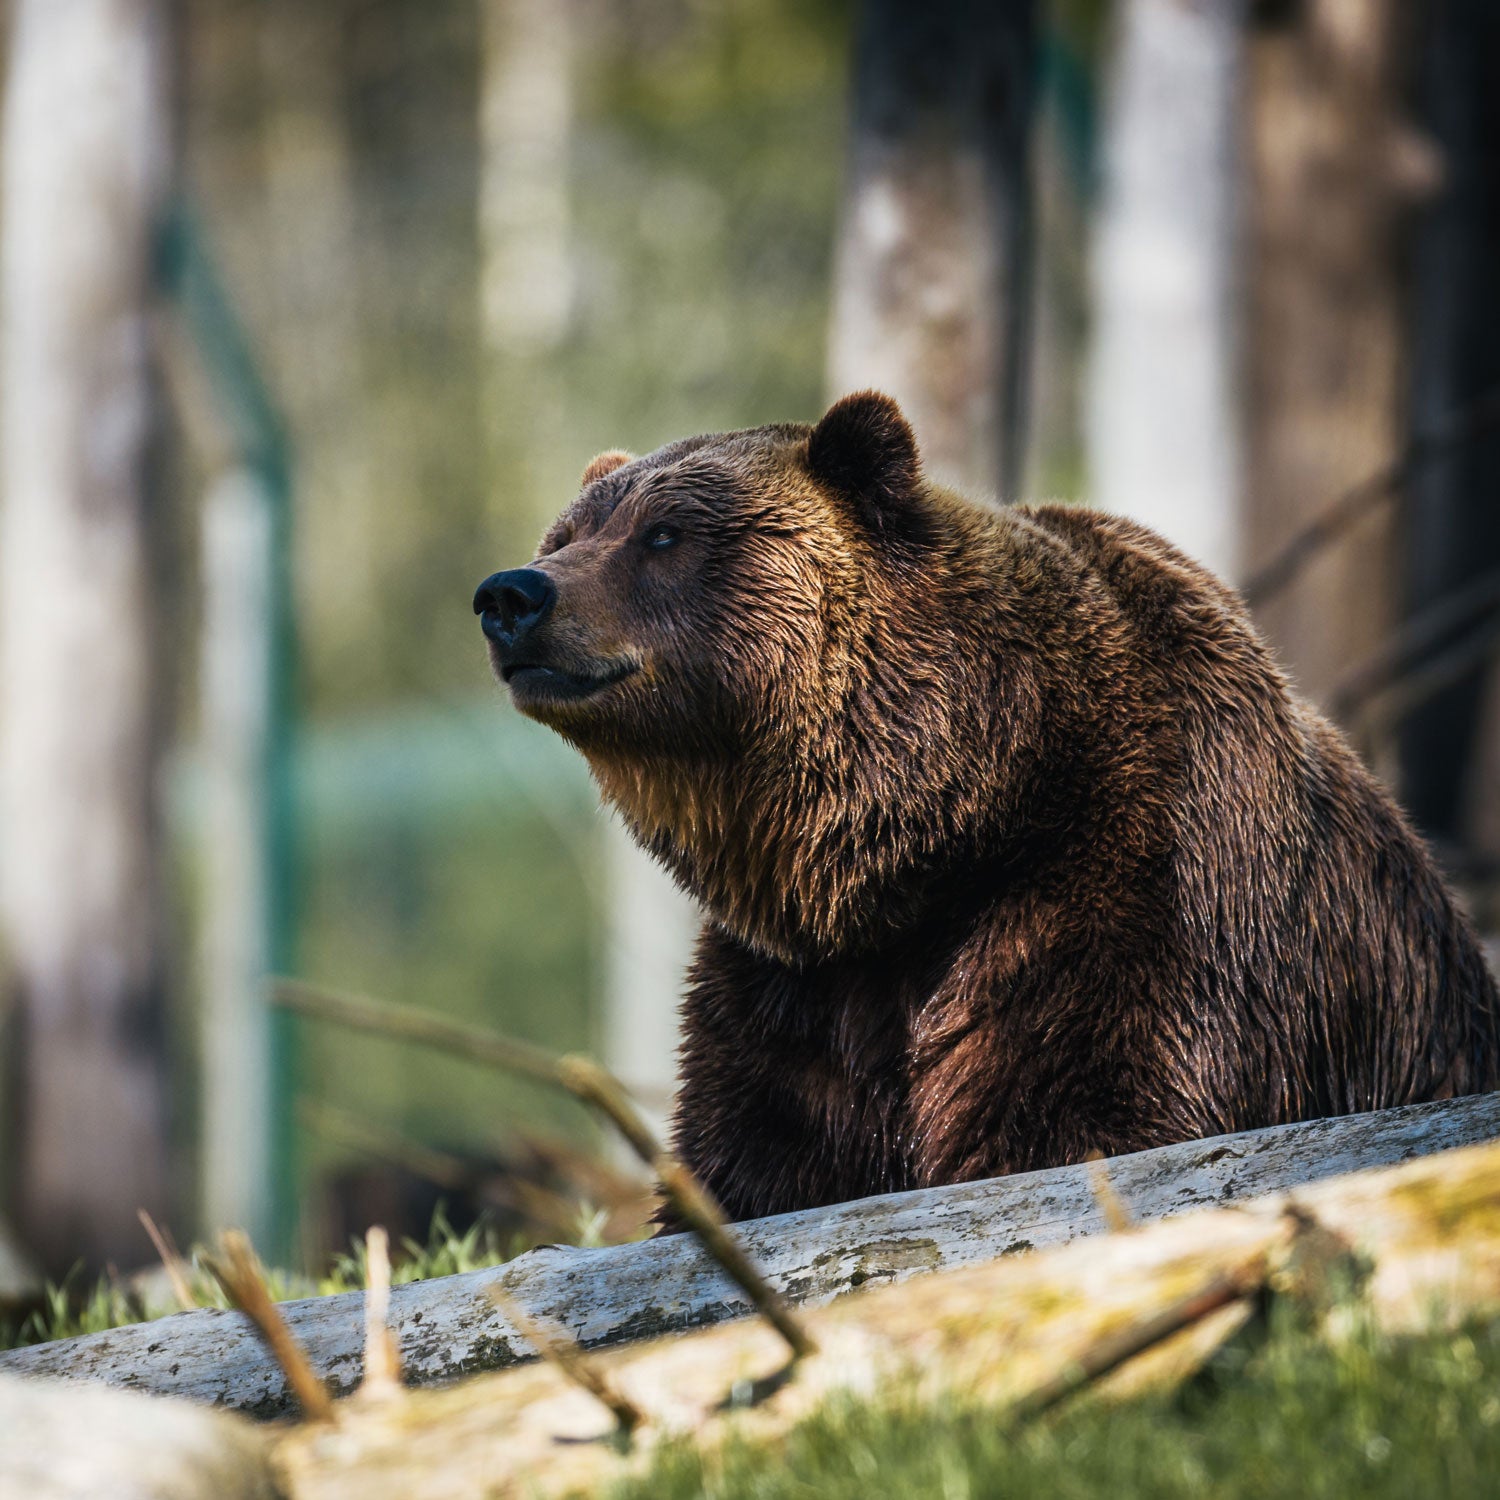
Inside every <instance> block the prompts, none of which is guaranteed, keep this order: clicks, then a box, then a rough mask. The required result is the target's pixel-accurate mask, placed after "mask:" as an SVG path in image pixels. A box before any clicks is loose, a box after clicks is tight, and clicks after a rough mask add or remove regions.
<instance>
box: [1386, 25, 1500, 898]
mask: <svg viewBox="0 0 1500 1500" xmlns="http://www.w3.org/2000/svg"><path fill="white" fill-rule="evenodd" d="M1424 15H1425V27H1426V33H1427V34H1426V36H1425V37H1424V39H1423V41H1424V46H1423V63H1422V77H1421V83H1420V89H1419V95H1420V105H1419V108H1420V112H1421V121H1422V124H1423V125H1424V127H1425V128H1427V129H1428V130H1430V131H1431V132H1432V135H1433V136H1434V138H1435V141H1436V144H1437V145H1438V147H1439V149H1440V150H1441V152H1442V157H1443V164H1444V182H1443V190H1442V193H1441V194H1440V196H1439V197H1438V198H1437V199H1436V201H1435V202H1434V204H1433V205H1432V207H1431V208H1430V210H1429V211H1428V212H1427V213H1426V214H1425V215H1424V216H1423V218H1422V221H1421V223H1420V225H1419V227H1418V232H1417V240H1416V255H1415V265H1414V269H1415V288H1414V290H1415V294H1416V295H1415V302H1414V306H1413V309H1412V327H1413V334H1412V338H1413V351H1412V352H1413V379H1412V425H1413V427H1414V428H1415V429H1416V431H1418V432H1422V431H1426V430H1429V429H1431V428H1432V427H1434V426H1435V425H1437V424H1438V423H1440V422H1442V421H1443V420H1444V419H1445V418H1447V417H1449V415H1450V414H1451V413H1453V412H1457V411H1463V410H1465V409H1467V408H1469V407H1471V406H1472V405H1473V403H1475V402H1476V401H1477V400H1479V399H1480V398H1482V397H1485V396H1486V395H1488V394H1490V393H1493V392H1496V391H1500V278H1497V276H1496V267H1497V266H1500V8H1497V7H1496V6H1495V5H1494V4H1493V3H1491V0H1439V3H1437V4H1434V5H1432V6H1429V7H1425V8H1424ZM1497 497H1500V427H1497V426H1496V425H1494V424H1490V425H1489V426H1488V427H1486V428H1485V430H1483V431H1481V432H1478V433H1476V434H1474V435H1473V436H1472V437H1471V438H1470V439H1469V440H1467V441H1464V442H1460V443H1457V444H1454V445H1453V446H1451V447H1449V448H1448V449H1446V450H1445V451H1444V452H1442V453H1440V454H1438V455H1436V456H1435V457H1434V459H1433V460H1432V461H1431V462H1430V463H1429V464H1428V465H1427V466H1426V467H1425V468H1424V469H1423V470H1422V471H1421V472H1420V473H1419V474H1418V475H1417V476H1416V478H1415V480H1414V482H1413V484H1412V487H1411V500H1412V503H1411V504H1410V505H1409V506H1408V508H1407V522H1406V528H1405V533H1404V539H1405V556H1406V559H1407V561H1406V581H1407V605H1408V609H1409V610H1410V611H1411V612H1412V614H1414V615H1415V614H1418V613H1420V612H1421V611H1422V610H1424V609H1425V608H1427V607H1429V606H1430V605H1432V604H1434V603H1435V602H1437V601H1438V600H1440V599H1441V598H1442V597H1443V596H1444V595H1445V594H1447V593H1449V592H1451V591H1453V590H1455V589H1460V588H1462V587H1464V586H1465V585H1466V584H1471V583H1472V582H1473V581H1474V580H1475V579H1476V578H1478V577H1479V576H1481V575H1483V574H1494V573H1496V571H1497V570H1500V504H1497ZM1401 751H1402V789H1403V792H1404V794H1405V798H1406V804H1407V806H1408V807H1409V808H1410V809H1411V811H1412V812H1413V814H1414V815H1415V816H1416V819H1417V821H1418V822H1419V823H1420V824H1421V825H1422V827H1423V829H1424V830H1425V831H1426V832H1427V833H1428V834H1430V835H1432V836H1434V837H1435V838H1437V839H1439V840H1440V841H1441V842H1442V843H1443V844H1444V845H1445V846H1447V847H1448V848H1449V849H1450V850H1452V851H1453V852H1454V853H1455V854H1457V855H1458V856H1459V859H1458V863H1459V864H1460V866H1461V867H1462V866H1463V865H1474V864H1476V863H1484V862H1489V863H1494V862H1497V861H1500V654H1496V653H1493V652H1492V653H1491V655H1490V657H1489V659H1488V662H1487V663H1486V662H1484V661H1479V662H1476V663H1475V664H1474V666H1473V667H1471V669H1470V670H1469V671H1467V672H1466V673H1465V674H1464V675H1463V677H1462V680H1460V681H1458V682H1456V683H1455V684H1454V685H1453V686H1452V687H1450V688H1448V689H1447V690H1446V691H1444V692H1441V693H1439V694H1438V695H1437V696H1436V697H1434V698H1433V699H1432V700H1431V701H1430V702H1429V703H1427V704H1425V705H1424V706H1422V707H1421V708H1420V709H1419V710H1418V711H1417V712H1416V713H1415V714H1414V715H1413V716H1412V718H1411V720H1410V722H1409V723H1408V725H1407V726H1406V729H1405V732H1404V733H1403V735H1402V742H1401ZM1493 878H1494V877H1493V873H1492V875H1491V879H1492V881H1493ZM1487 915H1488V917H1489V920H1490V922H1491V923H1494V924H1497V925H1500V895H1497V896H1496V897H1495V898H1494V899H1493V905H1492V907H1491V909H1490V910H1489V912H1488V913H1487Z"/></svg>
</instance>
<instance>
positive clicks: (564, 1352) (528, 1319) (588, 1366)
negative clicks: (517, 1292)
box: [488, 1281, 646, 1447]
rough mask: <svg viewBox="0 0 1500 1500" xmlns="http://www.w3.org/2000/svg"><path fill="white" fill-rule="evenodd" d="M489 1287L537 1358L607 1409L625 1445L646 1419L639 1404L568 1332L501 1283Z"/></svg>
mask: <svg viewBox="0 0 1500 1500" xmlns="http://www.w3.org/2000/svg"><path fill="white" fill-rule="evenodd" d="M488 1290H489V1296H490V1300H491V1301H492V1302H493V1303H494V1304H495V1306H496V1307H498V1308H499V1309H500V1311H501V1312H502V1313H503V1314H504V1315H505V1317H506V1319H507V1321H508V1322H509V1323H510V1325H511V1326H512V1327H513V1328H514V1329H515V1330H516V1332H517V1333H519V1334H520V1335H521V1337H522V1338H524V1339H525V1340H526V1342H527V1343H528V1344H530V1345H531V1347H532V1348H533V1349H535V1350H536V1352H537V1355H538V1357H539V1358H541V1359H545V1360H547V1361H548V1362H549V1363H551V1364H554V1365H556V1366H557V1368H558V1369H559V1370H561V1371H562V1373H563V1374H564V1375H565V1376H566V1377H567V1378H568V1379H569V1380H571V1381H572V1382H573V1384H574V1385H576V1386H580V1387H582V1389H584V1390H586V1391H587V1392H588V1393H589V1395H591V1396H592V1397H593V1398H594V1399H595V1400H596V1401H598V1402H599V1403H600V1405H602V1406H604V1407H605V1408H606V1409H607V1410H608V1411H609V1414H610V1415H611V1416H612V1417H613V1418H614V1419H615V1426H616V1429H617V1431H618V1435H619V1438H620V1443H621V1446H622V1447H628V1446H629V1444H630V1436H631V1434H632V1433H633V1432H634V1431H635V1430H636V1428H637V1427H639V1426H640V1425H641V1424H642V1423H643V1422H644V1421H645V1420H646V1417H645V1413H644V1412H642V1411H641V1409H640V1407H638V1406H637V1405H636V1404H635V1403H634V1402H633V1401H631V1400H630V1399H629V1397H627V1396H624V1395H622V1394H621V1393H620V1392H619V1391H617V1390H616V1389H615V1388H614V1386H612V1385H611V1384H610V1383H609V1381H607V1380H606V1379H605V1378H604V1376H603V1374H602V1373H601V1372H600V1370H599V1368H598V1367H597V1366H596V1365H595V1364H594V1362H593V1361H592V1360H591V1359H589V1358H588V1356H587V1355H586V1354H584V1352H583V1350H582V1349H580V1348H579V1347H578V1345H577V1344H576V1343H575V1342H574V1341H573V1340H572V1339H570V1338H569V1337H568V1336H567V1334H565V1333H564V1332H563V1331H562V1330H561V1329H556V1330H554V1329H551V1328H547V1327H545V1326H544V1325H543V1324H542V1323H541V1322H540V1321H539V1320H538V1319H536V1318H534V1317H532V1316H531V1314H530V1313H529V1312H528V1311H527V1310H526V1308H524V1307H522V1306H521V1304H520V1302H519V1301H518V1300H517V1299H516V1297H515V1296H514V1295H513V1294H512V1293H511V1291H510V1288H509V1287H507V1286H506V1285H505V1284H504V1283H503V1282H499V1281H497V1282H495V1283H494V1284H493V1285H491V1286H490V1287H489V1289H488Z"/></svg>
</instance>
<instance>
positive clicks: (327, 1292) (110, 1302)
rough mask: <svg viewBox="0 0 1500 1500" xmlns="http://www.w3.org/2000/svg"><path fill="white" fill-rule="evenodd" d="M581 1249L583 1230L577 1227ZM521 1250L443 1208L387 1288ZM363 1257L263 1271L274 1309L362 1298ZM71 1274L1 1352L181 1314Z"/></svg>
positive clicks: (193, 1262)
mask: <svg viewBox="0 0 1500 1500" xmlns="http://www.w3.org/2000/svg"><path fill="white" fill-rule="evenodd" d="M580 1227H581V1229H582V1230H583V1235H582V1236H581V1239H582V1242H583V1243H589V1240H588V1239H587V1237H586V1236H587V1233H588V1230H587V1226H586V1225H584V1226H580ZM525 1248H526V1246H525V1245H523V1244H520V1243H518V1242H517V1241H515V1240H514V1239H502V1237H501V1236H500V1234H499V1233H497V1231H496V1230H495V1228H494V1226H493V1225H489V1224H486V1223H484V1222H483V1221H482V1220H481V1221H480V1222H478V1223H476V1224H474V1225H472V1226H470V1228H468V1229H467V1230H465V1231H464V1232H463V1233H462V1234H460V1233H459V1232H458V1231H457V1230H455V1229H454V1228H453V1226H452V1225H451V1224H449V1222H448V1219H447V1216H446V1215H445V1214H444V1212H443V1210H442V1209H441V1208H439V1209H438V1211H437V1213H436V1214H435V1215H434V1216H433V1220H432V1226H431V1228H430V1229H429V1230H428V1234H427V1239H426V1241H425V1243H424V1242H419V1241H417V1240H412V1239H408V1240H405V1241H403V1242H402V1245H401V1249H400V1253H399V1254H395V1253H393V1255H392V1260H393V1262H394V1264H393V1265H392V1267H391V1281H392V1283H393V1284H394V1285H396V1286H402V1285H404V1284H405V1283H407V1282H409V1281H426V1280H427V1279H428V1278H429V1277H433V1276H457V1275H458V1274H459V1273H460V1272H463V1271H479V1270H483V1269H484V1268H485V1267H486V1266H498V1265H503V1264H504V1263H505V1262H506V1261H508V1260H512V1259H513V1258H514V1257H515V1256H516V1255H518V1254H519V1253H520V1252H521V1251H522V1250H524V1249H525ZM209 1253H210V1252H209V1251H207V1250H205V1249H204V1248H203V1247H202V1246H197V1247H195V1248H194V1250H193V1252H192V1255H191V1258H190V1265H189V1267H188V1270H189V1282H190V1285H191V1289H192V1292H193V1296H194V1299H195V1300H196V1301H197V1303H198V1305H199V1306H200V1307H227V1306H228V1305H229V1303H228V1300H227V1299H226V1298H225V1296H224V1292H223V1289H222V1288H221V1287H220V1286H219V1284H218V1282H217V1281H216V1280H215V1279H214V1277H213V1276H212V1274H211V1273H210V1272H209V1270H208V1266H207V1256H208V1254H209ZM368 1263H369V1261H368V1253H367V1250H366V1246H365V1241H364V1239H363V1238H360V1239H356V1240H354V1241H353V1243H352V1244H351V1245H350V1246H349V1249H348V1250H347V1251H344V1252H342V1253H340V1254H337V1255H335V1256H333V1257H332V1258H331V1260H330V1262H329V1265H328V1267H327V1269H326V1270H325V1271H324V1273H323V1274H322V1275H321V1276H317V1277H311V1276H304V1275H301V1274H299V1273H298V1272H295V1271H284V1270H281V1269H279V1268H277V1267H274V1266H273V1267H269V1268H267V1269H266V1272H265V1277H266V1285H267V1287H268V1288H269V1289H270V1292H271V1297H272V1299H273V1300H274V1301H276V1302H286V1301H289V1300H290V1299H291V1298H294V1297H328V1296H332V1295H334V1294H335V1293H337V1292H355V1291H360V1290H362V1289H363V1287H364V1286H365V1284H366V1281H367V1266H368ZM76 1279H77V1278H76V1273H75V1274H73V1275H69V1276H68V1277H66V1278H64V1280H63V1281H62V1283H61V1284H60V1285H59V1284H55V1283H52V1282H49V1283H48V1284H47V1287H46V1289H45V1291H44V1292H43V1295H42V1303H41V1306H40V1307H37V1308H35V1309H34V1310H33V1311H31V1312H30V1313H28V1314H27V1315H26V1316H25V1317H24V1318H23V1319H22V1320H21V1321H20V1322H19V1323H17V1324H14V1325H12V1324H8V1323H6V1322H4V1321H3V1320H0V1349H12V1348H19V1347H20V1346H21V1345H23V1344H42V1343H47V1342H49V1341H50V1340H52V1339H70V1338H76V1337H77V1336H78V1335H80V1334H85V1333H104V1332H105V1331H106V1330H108V1329H111V1328H122V1327H124V1326H125V1325H126V1324H129V1323H142V1322H148V1321H150V1320H151V1319H152V1318H159V1317H163V1316H165V1315H166V1314H168V1313H173V1312H177V1311H178V1310H179V1309H178V1307H177V1305H176V1303H175V1302H171V1301H169V1300H165V1299H163V1297H162V1296H161V1295H160V1288H158V1287H156V1286H155V1285H153V1284H152V1283H151V1282H148V1281H146V1280H138V1281H137V1282H136V1283H135V1284H125V1283H122V1282H121V1281H120V1280H119V1279H118V1278H117V1277H114V1276H103V1277H100V1279H99V1280H98V1282H96V1283H95V1285H94V1286H93V1287H92V1288H90V1289H87V1290H84V1289H82V1288H80V1287H79V1286H77V1285H76Z"/></svg>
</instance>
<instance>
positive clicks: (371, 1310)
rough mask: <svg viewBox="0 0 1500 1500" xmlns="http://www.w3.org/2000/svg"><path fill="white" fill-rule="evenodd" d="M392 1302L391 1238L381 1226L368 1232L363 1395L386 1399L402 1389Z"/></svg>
mask: <svg viewBox="0 0 1500 1500" xmlns="http://www.w3.org/2000/svg"><path fill="white" fill-rule="evenodd" d="M390 1305H391V1246H390V1238H389V1236H387V1234H386V1232H385V1230H384V1229H383V1228H382V1227H381V1226H380V1225H378V1224H377V1225H374V1226H372V1227H371V1228H370V1229H369V1230H367V1231H366V1233H365V1378H364V1383H363V1384H362V1385H361V1386H360V1388H359V1393H360V1395H362V1396H373V1397H377V1398H381V1399H383V1398H385V1397H389V1396H394V1395H398V1394H399V1393H400V1390H401V1355H400V1352H399V1351H398V1350H397V1348H396V1340H395V1339H394V1338H393V1337H392V1336H391V1330H390V1327H389V1326H388V1324H387V1322H386V1315H387V1313H388V1312H389V1310H390Z"/></svg>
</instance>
